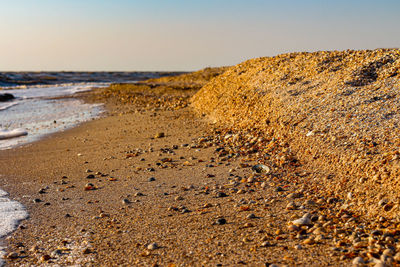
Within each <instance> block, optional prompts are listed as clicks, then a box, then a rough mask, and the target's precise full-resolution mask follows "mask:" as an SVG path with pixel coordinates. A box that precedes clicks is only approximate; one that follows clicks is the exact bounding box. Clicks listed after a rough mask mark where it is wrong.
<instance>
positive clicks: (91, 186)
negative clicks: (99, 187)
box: [84, 183, 96, 191]
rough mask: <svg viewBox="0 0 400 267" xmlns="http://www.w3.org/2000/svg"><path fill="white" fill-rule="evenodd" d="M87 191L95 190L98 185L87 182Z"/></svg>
mask: <svg viewBox="0 0 400 267" xmlns="http://www.w3.org/2000/svg"><path fill="white" fill-rule="evenodd" d="M84 189H85V191H89V190H95V189H96V187H95V186H94V184H92V183H87V184H86V185H85V188H84Z"/></svg>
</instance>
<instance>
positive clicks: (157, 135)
mask: <svg viewBox="0 0 400 267" xmlns="http://www.w3.org/2000/svg"><path fill="white" fill-rule="evenodd" d="M162 137H165V133H163V132H160V133H157V134H156V135H155V136H154V138H162Z"/></svg>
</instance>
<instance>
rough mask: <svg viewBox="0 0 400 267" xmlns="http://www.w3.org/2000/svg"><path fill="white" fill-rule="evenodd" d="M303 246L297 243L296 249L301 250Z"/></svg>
mask: <svg viewBox="0 0 400 267" xmlns="http://www.w3.org/2000/svg"><path fill="white" fill-rule="evenodd" d="M302 248H303V247H302V246H301V245H300V244H297V245H295V246H294V249H296V250H300V249H302Z"/></svg>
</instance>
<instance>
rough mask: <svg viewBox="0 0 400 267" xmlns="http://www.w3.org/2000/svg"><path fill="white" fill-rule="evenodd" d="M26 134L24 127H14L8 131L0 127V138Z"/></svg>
mask: <svg viewBox="0 0 400 267" xmlns="http://www.w3.org/2000/svg"><path fill="white" fill-rule="evenodd" d="M27 134H28V132H27V131H25V130H24V129H14V130H10V131H7V130H1V129H0V140H3V139H10V138H15V137H20V136H24V135H27Z"/></svg>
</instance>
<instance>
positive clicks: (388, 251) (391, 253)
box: [382, 248, 394, 257]
mask: <svg viewBox="0 0 400 267" xmlns="http://www.w3.org/2000/svg"><path fill="white" fill-rule="evenodd" d="M382 255H385V256H389V257H391V256H393V255H394V251H393V250H392V249H390V248H387V249H385V250H384V251H383V252H382Z"/></svg>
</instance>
